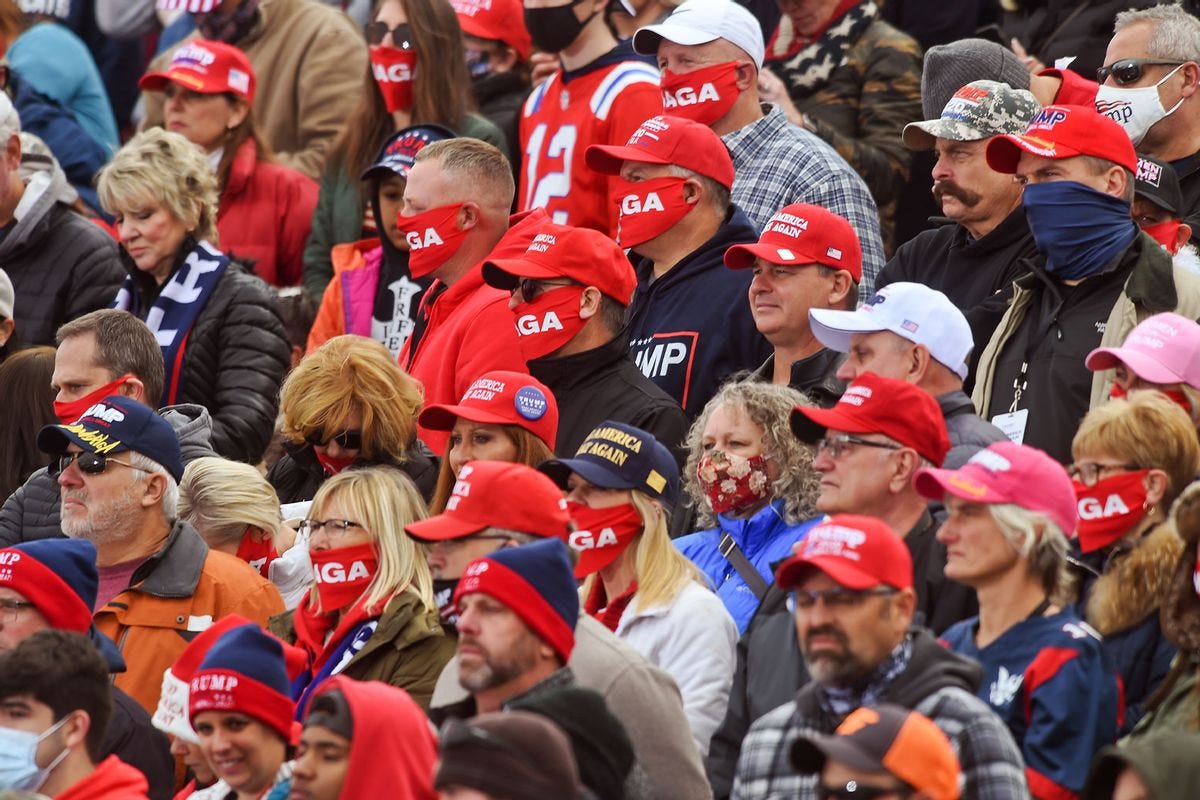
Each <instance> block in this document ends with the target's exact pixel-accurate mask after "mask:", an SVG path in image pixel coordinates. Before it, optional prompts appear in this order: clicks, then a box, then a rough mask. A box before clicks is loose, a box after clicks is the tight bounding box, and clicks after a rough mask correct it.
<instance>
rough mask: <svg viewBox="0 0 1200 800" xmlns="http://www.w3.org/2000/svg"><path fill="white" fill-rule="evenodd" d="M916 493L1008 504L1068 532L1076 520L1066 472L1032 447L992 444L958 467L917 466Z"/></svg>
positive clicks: (1061, 466) (1072, 492) (1067, 533)
mask: <svg viewBox="0 0 1200 800" xmlns="http://www.w3.org/2000/svg"><path fill="white" fill-rule="evenodd" d="M913 487H914V488H915V489H916V490H917V493H918V494H920V495H921V496H922V497H927V498H929V499H930V500H941V499H943V498H944V497H945V496H946V495H947V494H949V495H951V496H953V497H957V498H959V499H960V500H966V501H967V502H969V503H988V504H1000V503H1011V504H1012V505H1015V506H1020V507H1021V508H1024V509H1026V510H1029V511H1033V512H1035V513H1037V514H1044V515H1046V518H1047V519H1049V520H1050V521H1051V522H1053V523H1054V524H1055V525H1057V526H1058V527H1059V528H1060V529H1061V530H1062V532H1063V533H1065V534H1066V535H1067V536H1070V535H1071V534H1072V533H1073V532H1074V531H1075V525H1076V523H1077V522H1078V521H1079V517H1078V511H1077V510H1076V507H1075V487H1074V486H1073V485H1072V484H1071V478H1070V477H1069V476H1068V475H1067V471H1066V470H1065V469H1064V468H1063V465H1062V464H1059V463H1058V462H1057V461H1055V460H1054V459H1053V458H1051V457H1050V456H1048V455H1046V454H1045V453H1043V452H1042V451H1041V450H1038V449H1037V448H1034V447H1028V446H1027V445H1023V444H1015V443H1013V442H996V443H995V444H993V445H989V446H988V447H987V448H986V449H984V450H980V451H979V452H978V453H976V454H975V455H973V456H971V460H970V461H968V462H967V463H966V464H963V465H962V466H961V467H959V468H958V469H928V468H926V469H922V470H919V471H918V472H917V474H916V476H915V477H914V478H913Z"/></svg>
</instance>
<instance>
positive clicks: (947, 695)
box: [730, 686, 1029, 800]
mask: <svg viewBox="0 0 1200 800" xmlns="http://www.w3.org/2000/svg"><path fill="white" fill-rule="evenodd" d="M915 710H916V711H920V712H921V713H922V714H924V715H925V716H927V717H929V718H930V719H932V720H933V721H934V723H936V724H937V726H938V727H939V728H941V729H942V732H943V733H945V734H946V736H947V738H949V739H950V743H951V744H953V745H954V749H955V751H956V752H957V753H958V759H959V762H960V764H961V765H962V772H963V781H964V786H963V792H962V796H963V797H964V798H971V800H1029V789H1028V788H1027V785H1026V783H1025V764H1024V762H1023V761H1022V760H1021V751H1020V750H1018V749H1017V745H1016V743H1015V742H1014V741H1013V738H1012V734H1010V733H1009V731H1008V727H1007V726H1006V725H1005V724H1004V723H1003V722H1002V721H1001V720H1000V718H999V717H997V716H996V715H995V714H994V713H993V712H992V710H991V709H990V708H988V706H987V704H986V703H984V702H983V701H982V700H980V699H979V698H978V697H976V696H975V695H973V694H971V693H970V692H968V691H966V690H965V689H962V688H959V687H957V686H950V687H945V688H942V689H938V690H937V691H935V692H933V693H932V694H930V695H929V696H928V697H926V698H925V699H924V700H922V701H921V702H920V703H918V704H917V706H916V708H915ZM816 722H817V721H816V720H806V719H803V718H801V717H800V714H799V711H798V710H797V707H796V701H794V700H793V701H792V702H790V703H785V704H784V705H782V706H780V707H779V708H777V709H775V710H774V711H772V712H770V713H769V714H766V715H765V716H763V717H761V718H760V719H758V720H757V721H756V722H755V723H754V724H753V725H752V726H750V732H749V733H748V734H747V735H746V740H745V741H744V742H743V743H742V754H741V757H740V758H739V759H738V766H737V776H736V777H735V778H734V782H733V793H732V794H731V795H730V800H784V798H786V800H816V797H817V792H816V789H817V777H818V776H816V775H800V774H799V773H797V772H796V771H795V769H793V768H792V764H791V759H790V755H791V752H792V744H793V743H794V742H795V741H796V740H797V739H799V738H800V736H801V734H802V733H824V734H829V733H833V732H834V729H835V726H830V727H829V729H828V730H822V729H820V728H821V727H823V726H818V725H815V724H814V723H816Z"/></svg>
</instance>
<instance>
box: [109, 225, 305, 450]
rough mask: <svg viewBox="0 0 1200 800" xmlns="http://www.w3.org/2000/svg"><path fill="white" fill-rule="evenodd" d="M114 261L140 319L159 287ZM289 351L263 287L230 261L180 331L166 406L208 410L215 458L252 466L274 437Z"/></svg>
mask: <svg viewBox="0 0 1200 800" xmlns="http://www.w3.org/2000/svg"><path fill="white" fill-rule="evenodd" d="M190 251H191V248H189V247H187V246H185V247H184V248H183V249H182V250H181V252H180V254H179V258H178V260H177V261H176V265H175V269H178V268H179V267H180V266H181V265H182V264H183V261H184V259H185V258H186V257H187V255H188V253H189V252H190ZM122 260H123V261H124V262H125V267H126V270H127V271H128V272H129V274H130V275H131V276H132V278H133V292H132V293H133V295H134V299H133V302H132V304H131V306H130V308H131V310H133V311H134V313H136V314H137V316H138V317H139V318H140V319H143V320H144V319H146V316H147V315H148V314H149V313H150V309H151V307H152V305H153V303H154V300H155V298H156V297H157V296H158V292H159V290H160V289H161V288H162V287H160V286H156V285H155V283H154V278H153V277H152V276H150V275H149V274H147V273H145V272H142V271H141V270H139V269H138V268H137V267H136V266H135V265H134V264H133V262H132V261H131V260H130V259H129V258H128V257H127V256H126V257H124V258H123V259H122ZM172 274H174V273H172ZM164 285H165V284H164ZM291 353H292V346H291V344H290V343H289V341H288V338H287V332H286V331H285V330H284V327H283V320H282V318H280V316H279V309H278V307H277V306H276V304H275V295H274V293H273V292H272V291H271V289H270V287H269V286H267V284H265V283H263V281H262V280H260V279H259V278H256V277H255V276H253V275H251V274H250V273H249V272H247V271H245V270H244V269H243V268H242V267H241V266H240V265H238V264H237V263H231V264H230V265H229V267H228V268H227V269H226V270H225V274H224V275H222V276H221V279H220V280H219V281H218V282H217V285H216V288H215V289H213V293H212V296H211V297H209V298H208V302H206V303H205V304H204V308H203V309H202V310H201V311H200V314H199V316H197V317H196V321H195V323H194V324H193V325H192V329H191V331H190V332H189V333H188V337H187V347H186V348H185V350H184V356H183V372H182V375H181V376H180V382H179V383H180V385H179V393H178V395H177V396H176V397H175V398H174V400H173V402H175V403H195V404H197V405H201V406H204V407H205V408H207V409H208V411H209V413H210V414H212V428H213V430H212V445H213V449H214V450H216V451H217V454H218V455H220V456H222V457H224V458H230V459H233V460H234V461H245V462H247V463H250V464H254V463H257V462H258V461H259V460H260V459H262V455H263V452H264V451H265V450H266V449H267V444H268V443H269V442H270V441H271V436H272V435H273V434H274V432H275V415H276V413H277V412H278V410H279V386H280V384H282V383H283V378H284V375H286V374H287V371H288V368H289V367H290V366H291Z"/></svg>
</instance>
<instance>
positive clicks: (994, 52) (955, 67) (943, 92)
mask: <svg viewBox="0 0 1200 800" xmlns="http://www.w3.org/2000/svg"><path fill="white" fill-rule="evenodd" d="M980 80H988V81H999V82H1000V83H1007V84H1008V85H1009V86H1011V87H1012V88H1014V89H1028V88H1029V71H1028V70H1026V69H1025V66H1024V65H1023V64H1022V63H1021V61H1020V59H1018V58H1017V57H1016V55H1014V54H1013V52H1012V51H1011V50H1009V49H1008V48H1007V47H1003V46H1001V45H998V44H996V43H995V42H989V41H988V40H987V39H959V40H958V41H957V42H951V43H950V44H939V45H934V46H933V47H931V48H929V50H928V52H926V53H925V66H924V68H923V69H922V71H921V109H922V112H923V113H924V114H925V119H937V118H938V117H940V116H941V115H942V109H943V108H945V107H946V103H949V102H950V98H951V97H953V96H954V93H955V92H957V91H958V90H959V89H961V88H962V87H964V86H966V85H967V84H968V83H970V82H971V81H980Z"/></svg>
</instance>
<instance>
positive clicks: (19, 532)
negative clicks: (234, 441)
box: [0, 405, 216, 547]
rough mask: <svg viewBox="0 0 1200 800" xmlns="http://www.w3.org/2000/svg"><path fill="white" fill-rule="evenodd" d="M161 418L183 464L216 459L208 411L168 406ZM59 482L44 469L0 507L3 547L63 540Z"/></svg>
mask: <svg viewBox="0 0 1200 800" xmlns="http://www.w3.org/2000/svg"><path fill="white" fill-rule="evenodd" d="M158 413H159V416H161V417H162V418H163V419H165V420H166V421H167V422H169V423H170V424H171V427H172V428H173V429H174V430H175V435H176V436H178V437H179V449H180V452H181V454H182V456H183V465H184V466H185V467H186V466H187V465H188V462H190V461H192V460H193V459H197V458H202V457H204V456H215V455H216V453H214V452H213V449H212V446H211V445H210V444H209V439H210V437H211V435H212V418H211V417H210V416H209V414H208V411H207V410H206V409H205V408H203V407H201V406H195V405H178V406H167V407H166V408H164V409H161V410H160V411H159V412H158ZM60 511H61V507H60V505H59V496H58V482H57V481H56V480H55V479H54V478H52V477H50V473H48V472H47V471H46V470H45V468H43V469H39V470H38V471H37V472H35V473H33V474H32V475H30V476H29V479H28V480H26V481H25V483H24V485H23V486H21V487H19V488H18V489H17V490H16V491H15V492H13V493H12V496H11V497H9V498H8V499H7V500H5V501H4V507H3V508H0V547H11V546H12V545H14V544H19V543H21V542H32V541H33V540H34V539H57V538H61V537H62V535H63V533H62V523H61V520H60V516H59V514H60Z"/></svg>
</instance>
